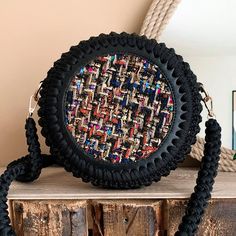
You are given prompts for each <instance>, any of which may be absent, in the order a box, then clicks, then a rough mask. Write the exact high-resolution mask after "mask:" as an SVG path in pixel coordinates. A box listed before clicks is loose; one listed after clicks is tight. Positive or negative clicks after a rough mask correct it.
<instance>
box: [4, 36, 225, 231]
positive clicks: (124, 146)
mask: <svg viewBox="0 0 236 236" xmlns="http://www.w3.org/2000/svg"><path fill="white" fill-rule="evenodd" d="M33 99H34V100H35V102H36V104H37V103H38V104H39V107H40V108H39V110H38V115H39V125H40V126H41V127H42V131H41V132H42V135H43V136H44V137H45V139H46V144H47V145H48V146H49V147H50V153H51V155H43V154H41V152H40V145H39V142H38V136H37V133H36V131H37V130H36V126H35V122H34V120H33V118H32V115H33V111H34V109H35V106H34V107H32V105H33V104H30V109H29V117H28V118H27V120H26V126H25V128H26V137H27V144H28V146H29V148H28V150H29V154H28V155H27V156H25V157H22V158H20V159H18V160H16V161H13V162H12V163H10V164H9V165H8V167H7V170H6V171H5V173H4V174H2V176H1V179H0V184H1V186H0V194H1V195H0V197H1V198H0V235H15V233H14V231H13V229H12V227H11V226H10V219H9V217H8V211H7V204H6V201H7V192H8V189H9V186H10V183H11V182H12V181H13V180H15V179H16V180H18V181H24V182H28V181H33V180H35V179H37V178H38V177H39V175H40V172H41V169H42V168H43V167H46V166H49V165H51V164H54V163H56V164H59V165H61V166H63V167H64V168H65V170H66V171H68V172H72V174H73V176H75V177H79V178H81V179H82V180H83V181H85V182H91V183H92V184H93V185H96V186H102V187H105V188H116V189H117V188H118V189H130V188H138V187H140V186H144V185H145V186H148V185H150V184H151V183H152V182H153V181H155V182H157V181H159V180H160V179H161V177H162V176H167V175H169V173H170V171H171V170H174V169H175V168H176V167H177V164H178V163H179V162H182V161H183V160H184V159H185V157H186V155H187V154H188V153H189V152H190V150H191V145H192V144H194V143H195V142H196V135H197V133H198V132H199V131H200V128H199V123H200V122H201V114H200V113H201V111H202V105H201V101H203V103H204V104H205V106H206V108H207V110H208V120H207V122H206V137H205V150H204V157H203V159H202V163H201V168H200V171H199V173H198V178H197V185H196V187H195V188H194V192H193V194H192V195H191V197H190V200H189V203H188V206H187V208H186V212H185V215H184V217H183V219H182V223H181V224H180V225H179V228H178V231H177V232H176V235H194V234H195V232H196V230H197V227H198V225H199V223H200V220H201V217H202V215H203V213H204V209H205V207H206V206H207V202H208V200H209V198H210V196H211V194H210V193H211V191H212V186H213V183H214V177H215V176H216V174H217V167H218V161H219V155H220V146H221V141H220V139H221V128H220V126H219V124H218V123H217V121H216V120H215V118H214V114H213V111H212V100H211V97H210V96H209V95H208V94H207V92H206V91H205V90H204V88H203V86H202V84H200V83H198V82H197V81H196V76H195V75H194V74H193V72H192V71H191V69H190V67H189V65H188V63H186V62H184V61H183V58H182V57H181V56H179V55H177V54H176V53H175V51H174V49H169V48H167V47H166V46H165V44H163V43H157V42H156V40H154V39H151V40H150V39H147V38H146V36H138V35H136V34H128V33H125V32H123V33H121V34H118V33H114V32H112V33H110V34H100V35H99V36H98V37H91V38H90V39H89V40H86V41H81V42H80V43H79V45H77V46H73V47H71V48H70V51H69V52H67V53H64V54H62V56H61V58H60V59H59V60H58V61H56V62H55V63H54V66H53V67H52V68H51V69H50V70H49V71H48V74H47V77H46V79H44V80H43V81H42V82H41V83H40V87H39V89H38V90H37V91H36V93H35V94H34V96H33V97H31V103H33V101H32V100H33Z"/></svg>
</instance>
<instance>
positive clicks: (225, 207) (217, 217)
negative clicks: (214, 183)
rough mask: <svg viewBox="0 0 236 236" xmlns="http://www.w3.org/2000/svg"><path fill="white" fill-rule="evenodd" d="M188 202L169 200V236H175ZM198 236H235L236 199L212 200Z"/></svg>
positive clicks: (166, 220)
mask: <svg viewBox="0 0 236 236" xmlns="http://www.w3.org/2000/svg"><path fill="white" fill-rule="evenodd" d="M186 205H187V201H186V200H167V206H168V211H167V212H168V215H167V217H166V219H165V222H166V224H167V225H166V228H167V232H168V233H167V236H172V235H174V232H176V230H177V228H178V225H179V223H180V221H181V219H182V216H183V214H184V211H185V208H186ZM196 235H197V236H235V235H236V199H218V200H211V201H210V203H209V205H208V208H207V210H206V212H205V215H204V217H203V219H202V222H201V224H200V227H199V230H198V233H197V234H196Z"/></svg>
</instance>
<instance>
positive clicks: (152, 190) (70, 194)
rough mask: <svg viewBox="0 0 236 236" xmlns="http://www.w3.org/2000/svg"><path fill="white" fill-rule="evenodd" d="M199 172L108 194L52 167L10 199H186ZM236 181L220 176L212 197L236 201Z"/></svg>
mask: <svg viewBox="0 0 236 236" xmlns="http://www.w3.org/2000/svg"><path fill="white" fill-rule="evenodd" d="M197 171H198V169H190V168H177V169H176V170H175V171H172V172H171V174H170V175H169V176H168V177H163V178H162V179H161V181H160V182H158V183H153V184H152V185H151V186H149V187H142V188H140V189H133V190H107V189H102V188H96V187H94V186H92V185H91V184H88V183H83V182H82V181H81V179H78V178H75V177H73V176H72V175H71V174H70V173H68V172H66V171H65V170H64V169H63V168H60V167H48V168H45V169H43V171H42V174H41V175H40V177H39V178H38V179H37V180H36V181H34V182H32V183H20V182H16V181H15V182H13V184H12V185H11V188H10V192H9V199H18V200H19V199H33V200H35V199H170V198H173V199H177V198H180V199H184V198H188V197H189V196H190V194H191V193H192V191H193V188H194V186H195V182H196V177H197ZM0 172H3V169H0ZM235 177H236V173H227V172H219V173H218V176H217V177H216V182H215V185H214V190H213V193H212V197H213V198H235V197H236V181H235Z"/></svg>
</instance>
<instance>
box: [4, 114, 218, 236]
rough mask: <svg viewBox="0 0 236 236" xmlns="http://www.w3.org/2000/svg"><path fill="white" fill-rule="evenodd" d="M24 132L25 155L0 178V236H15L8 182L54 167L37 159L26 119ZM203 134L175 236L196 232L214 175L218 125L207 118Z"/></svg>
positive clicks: (31, 177)
mask: <svg viewBox="0 0 236 236" xmlns="http://www.w3.org/2000/svg"><path fill="white" fill-rule="evenodd" d="M25 129H26V138H27V144H28V151H29V154H28V155H27V156H24V157H22V158H20V159H18V160H16V161H13V162H11V163H10V164H9V165H8V167H7V169H6V171H5V172H4V173H3V174H2V175H1V177H0V236H14V235H16V234H15V232H14V230H13V228H12V227H11V224H10V218H9V213H8V206H7V195H8V191H9V187H10V185H11V183H12V181H13V180H17V181H22V182H30V181H34V180H36V179H37V178H38V177H39V175H40V173H41V170H42V168H44V167H47V166H49V165H51V164H53V163H56V158H55V157H54V156H49V155H41V151H40V144H39V142H38V135H37V129H36V125H35V121H34V120H33V118H32V117H29V118H27V120H26V125H25ZM205 132H206V137H205V141H206V142H205V147H204V156H203V158H202V163H201V168H200V170H199V172H198V177H197V181H196V183H197V184H196V186H195V188H194V192H193V193H192V195H191V197H190V199H189V202H188V205H187V208H186V211H185V215H184V216H183V218H182V223H181V224H180V225H179V228H178V231H177V232H176V234H175V235H178V236H179V235H181V236H184V235H186V236H187V235H188V236H191V235H194V234H195V232H196V231H197V228H198V225H199V223H200V221H201V218H202V216H203V214H204V209H205V208H206V206H207V203H208V200H209V199H210V197H211V191H212V188H213V184H214V178H215V177H216V175H217V168H218V162H219V156H220V146H221V128H220V126H219V124H218V122H217V121H216V120H215V119H212V118H211V119H209V120H208V121H207V122H206V131H205Z"/></svg>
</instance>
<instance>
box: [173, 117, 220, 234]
mask: <svg viewBox="0 0 236 236" xmlns="http://www.w3.org/2000/svg"><path fill="white" fill-rule="evenodd" d="M205 140H206V143H205V145H204V156H203V158H202V162H201V168H200V171H199V172H198V177H197V181H196V183H197V185H196V186H195V188H194V193H192V195H191V197H190V200H189V202H188V205H187V208H186V210H185V215H184V216H183V218H182V223H181V224H180V225H179V231H178V232H176V234H175V235H176V236H180V235H181V236H192V235H194V234H195V233H196V231H197V229H198V225H199V223H200V222H201V219H202V216H203V214H204V211H205V208H206V206H207V204H208V200H209V199H210V198H211V191H212V189H213V184H214V178H215V177H216V175H217V168H218V162H219V159H220V147H221V128H220V126H219V124H218V123H217V121H216V120H214V119H210V120H208V121H207V122H206V137H205Z"/></svg>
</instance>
